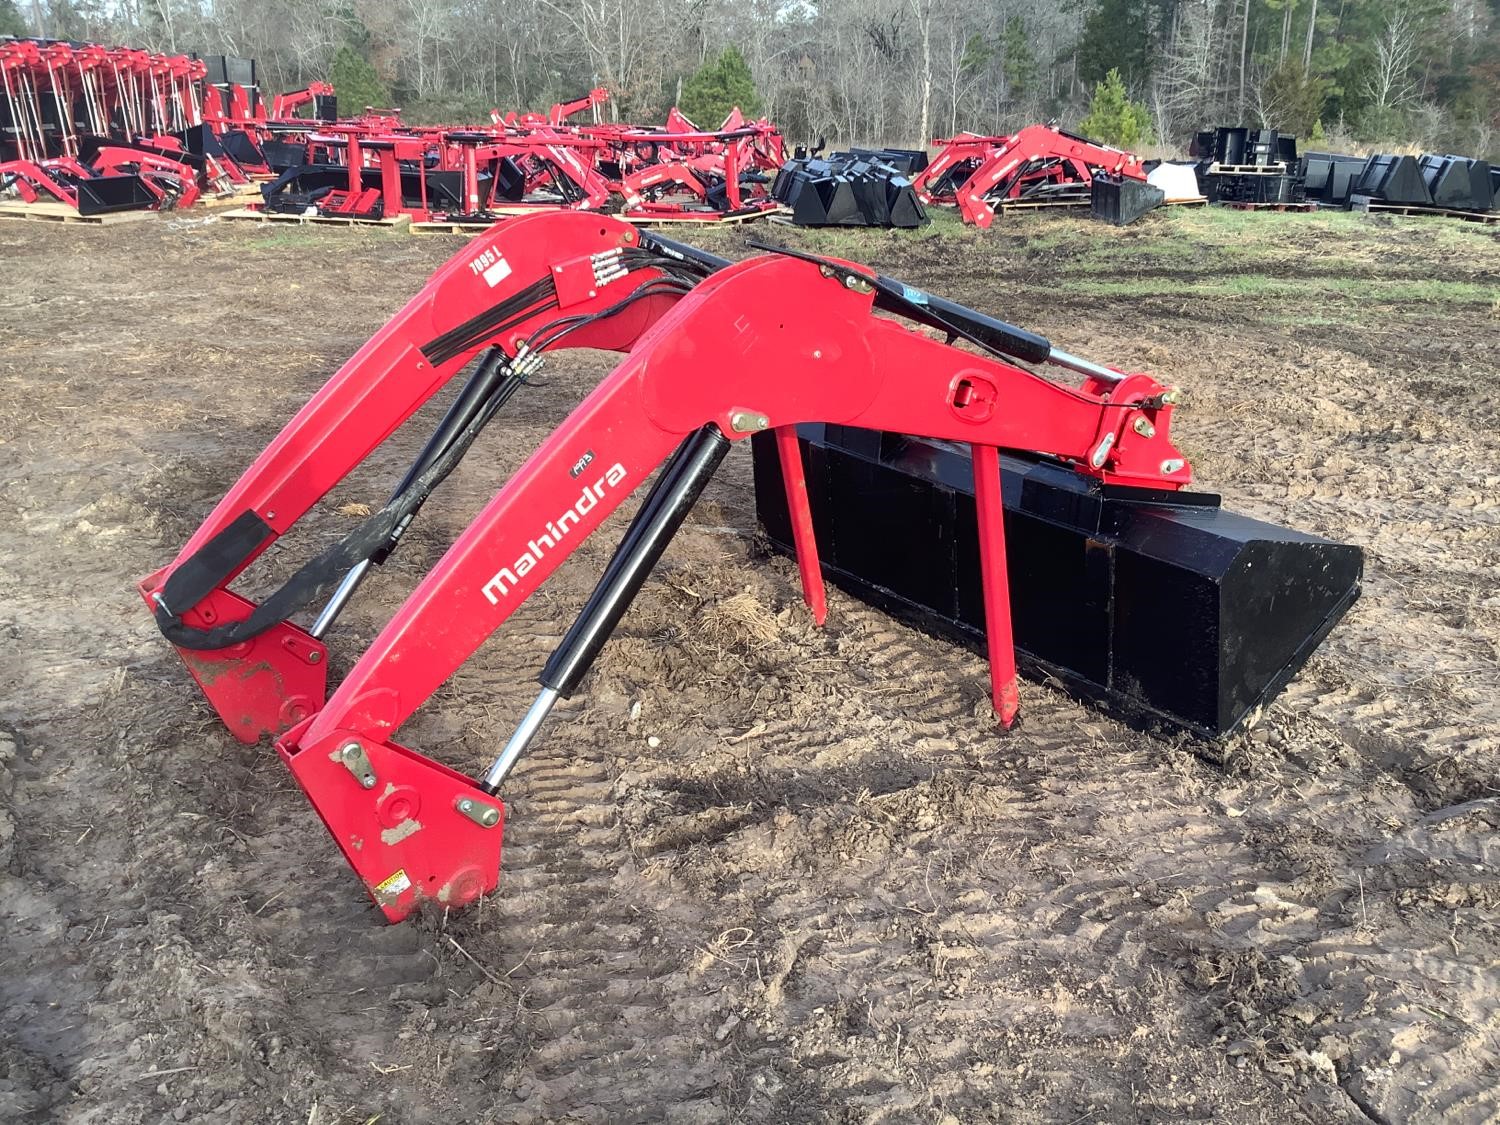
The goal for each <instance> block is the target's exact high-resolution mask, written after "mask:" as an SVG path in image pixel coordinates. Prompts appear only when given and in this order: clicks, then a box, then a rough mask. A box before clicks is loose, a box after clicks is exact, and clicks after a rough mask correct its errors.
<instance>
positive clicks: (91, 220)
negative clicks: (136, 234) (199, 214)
mask: <svg viewBox="0 0 1500 1125" xmlns="http://www.w3.org/2000/svg"><path fill="white" fill-rule="evenodd" d="M155 214H156V212H155V211H147V210H144V209H142V210H137V211H111V212H109V213H108V214H105V215H80V214H79V213H78V209H77V208H76V207H69V206H68V205H67V204H66V203H50V202H48V203H0V219H26V220H29V221H31V222H35V223H84V224H86V225H88V226H95V227H108V226H114V225H115V224H116V223H134V222H139V221H140V220H141V219H149V218H151V217H152V216H153V215H155Z"/></svg>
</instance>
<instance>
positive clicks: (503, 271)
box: [484, 258, 510, 289]
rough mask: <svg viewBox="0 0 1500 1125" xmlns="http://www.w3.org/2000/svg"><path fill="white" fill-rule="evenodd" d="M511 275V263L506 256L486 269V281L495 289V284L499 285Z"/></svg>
mask: <svg viewBox="0 0 1500 1125" xmlns="http://www.w3.org/2000/svg"><path fill="white" fill-rule="evenodd" d="M509 276H510V263H509V262H507V261H506V260H505V259H504V258H501V259H500V260H499V261H497V262H496V263H495V264H494V265H492V266H491V267H490V268H489V269H487V270H485V271H484V280H485V281H486V283H488V285H489V287H490V288H491V289H493V288H494V287H495V286H497V285H499V284H500V283H501V282H502V281H504V280H505V279H506V278H507V277H509Z"/></svg>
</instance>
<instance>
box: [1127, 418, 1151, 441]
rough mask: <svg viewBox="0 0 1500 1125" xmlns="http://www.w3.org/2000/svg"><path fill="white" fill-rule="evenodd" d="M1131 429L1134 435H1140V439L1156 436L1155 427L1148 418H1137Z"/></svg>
mask: <svg viewBox="0 0 1500 1125" xmlns="http://www.w3.org/2000/svg"><path fill="white" fill-rule="evenodd" d="M1132 428H1133V429H1134V430H1135V432H1136V433H1138V434H1140V435H1141V437H1155V436H1156V427H1155V426H1153V425H1152V424H1151V419H1150V418H1137V419H1136V420H1135V425H1134V427H1132Z"/></svg>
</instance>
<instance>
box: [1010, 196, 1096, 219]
mask: <svg viewBox="0 0 1500 1125" xmlns="http://www.w3.org/2000/svg"><path fill="white" fill-rule="evenodd" d="M1092 205H1093V200H1092V198H1091V197H1090V196H1089V194H1088V193H1087V192H1085V193H1084V194H1082V195H1063V196H1054V197H1052V198H1050V199H1014V200H1011V199H1007V200H1002V201H1000V202H998V203H996V204H995V214H997V215H1005V214H1008V213H1009V212H1011V211H1046V210H1049V209H1054V208H1063V207H1089V206H1092Z"/></svg>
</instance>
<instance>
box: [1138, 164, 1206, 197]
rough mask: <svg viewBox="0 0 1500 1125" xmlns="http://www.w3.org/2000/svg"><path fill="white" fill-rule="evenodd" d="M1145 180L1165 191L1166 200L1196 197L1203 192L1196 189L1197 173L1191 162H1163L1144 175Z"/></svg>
mask: <svg viewBox="0 0 1500 1125" xmlns="http://www.w3.org/2000/svg"><path fill="white" fill-rule="evenodd" d="M1146 182H1147V183H1148V184H1150V185H1152V186H1153V187H1159V188H1161V190H1162V191H1164V192H1166V193H1167V202H1168V203H1171V202H1173V201H1175V200H1179V199H1198V198H1200V197H1201V196H1202V195H1203V193H1202V192H1201V191H1199V190H1198V175H1197V173H1196V172H1194V171H1193V166H1192V165H1191V164H1168V163H1166V162H1163V163H1161V164H1158V165H1157V166H1156V167H1155V168H1153V169H1151V171H1150V172H1149V173H1148V174H1147V175H1146Z"/></svg>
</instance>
